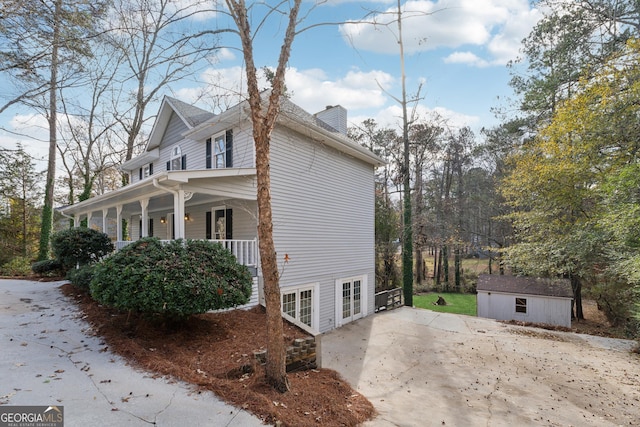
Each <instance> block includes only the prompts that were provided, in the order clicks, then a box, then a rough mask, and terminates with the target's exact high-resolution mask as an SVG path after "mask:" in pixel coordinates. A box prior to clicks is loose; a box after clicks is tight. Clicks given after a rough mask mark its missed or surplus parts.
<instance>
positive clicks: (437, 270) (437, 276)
mask: <svg viewBox="0 0 640 427" xmlns="http://www.w3.org/2000/svg"><path fill="white" fill-rule="evenodd" d="M433 262H434V269H433V279H434V283H435V285H436V289H440V283H441V279H442V248H440V250H438V249H436V254H435V255H434V257H433Z"/></svg>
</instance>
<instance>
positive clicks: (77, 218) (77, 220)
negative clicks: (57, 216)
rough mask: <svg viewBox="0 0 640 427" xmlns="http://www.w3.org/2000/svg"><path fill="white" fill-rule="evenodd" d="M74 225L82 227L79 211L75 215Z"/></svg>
mask: <svg viewBox="0 0 640 427" xmlns="http://www.w3.org/2000/svg"><path fill="white" fill-rule="evenodd" d="M73 226H74V227H75V228H78V227H80V213H77V214H76V215H74V216H73Z"/></svg>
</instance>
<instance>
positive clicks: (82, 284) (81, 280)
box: [67, 264, 96, 291]
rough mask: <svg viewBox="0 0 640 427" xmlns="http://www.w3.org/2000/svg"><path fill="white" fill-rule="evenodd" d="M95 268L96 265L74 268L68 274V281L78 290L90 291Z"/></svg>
mask: <svg viewBox="0 0 640 427" xmlns="http://www.w3.org/2000/svg"><path fill="white" fill-rule="evenodd" d="M95 266H96V264H86V265H83V266H82V267H80V268H72V269H71V270H69V272H68V273H67V280H69V281H70V282H71V284H72V285H73V286H75V287H76V288H79V289H83V290H85V291H88V290H89V284H90V283H91V279H93V270H94V269H95Z"/></svg>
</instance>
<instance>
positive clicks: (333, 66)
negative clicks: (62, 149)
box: [0, 0, 541, 155]
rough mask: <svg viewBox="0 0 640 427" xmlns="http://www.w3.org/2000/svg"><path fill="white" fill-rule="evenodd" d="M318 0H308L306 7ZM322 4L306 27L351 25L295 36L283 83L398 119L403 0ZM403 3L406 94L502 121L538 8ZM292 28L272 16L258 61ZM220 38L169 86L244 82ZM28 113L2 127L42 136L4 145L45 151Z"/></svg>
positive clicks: (231, 42) (3, 140)
mask: <svg viewBox="0 0 640 427" xmlns="http://www.w3.org/2000/svg"><path fill="white" fill-rule="evenodd" d="M181 1H182V2H188V1H189V0H181ZM313 3H314V2H312V1H310V0H309V1H305V3H304V4H305V9H304V11H305V13H306V12H308V11H309V10H310V7H311V5H312V4H313ZM318 3H321V4H320V5H316V6H315V7H313V8H312V9H311V10H310V13H309V14H308V16H307V18H306V19H305V20H304V22H302V24H301V26H302V27H305V26H309V25H312V24H318V23H327V22H351V24H348V25H324V26H318V27H314V28H312V29H309V30H307V31H304V32H302V33H301V34H299V35H298V36H297V38H296V39H295V41H294V44H293V50H292V54H291V58H290V61H289V69H288V72H287V82H286V84H287V88H288V90H289V91H290V92H291V93H292V94H293V96H292V100H293V101H294V102H295V103H297V104H298V105H300V106H301V107H303V108H305V109H306V110H307V111H309V112H311V113H314V112H317V111H320V110H322V109H324V108H325V106H327V105H335V104H340V105H342V106H343V107H345V108H346V109H347V110H348V112H349V121H350V123H351V124H354V123H360V122H361V121H362V120H364V119H367V118H374V119H375V120H376V121H377V122H378V123H380V124H381V125H384V126H390V127H394V126H397V125H398V123H400V114H401V108H400V105H399V104H398V103H397V102H396V101H394V100H393V99H392V97H397V98H400V97H401V84H400V59H399V50H398V44H397V42H396V36H395V34H396V30H397V24H395V22H392V23H389V20H390V19H395V10H396V5H397V0H378V1H377V0H369V1H351V0H327V1H324V2H318ZM402 4H403V9H404V20H403V33H404V34H403V35H404V37H403V38H404V44H405V61H406V64H405V67H406V74H407V91H408V93H409V94H410V95H411V94H415V93H416V91H417V89H418V87H420V85H422V88H421V93H420V95H421V100H420V101H419V103H418V105H417V107H416V112H417V114H418V115H419V117H420V118H423V119H426V118H427V117H428V116H429V114H432V113H433V112H437V113H438V114H440V115H442V116H444V117H446V118H448V119H449V122H450V124H451V125H453V126H465V125H468V126H471V128H472V129H474V130H475V131H478V130H479V129H480V128H481V127H491V126H494V125H495V124H497V123H498V120H497V119H496V118H495V117H494V115H493V113H492V112H491V108H492V107H501V106H505V102H504V99H506V98H508V97H510V96H511V94H512V91H511V89H510V87H509V86H508V82H509V80H510V75H509V70H508V69H507V68H506V64H507V62H508V61H509V60H514V59H516V57H517V56H518V49H519V48H520V41H521V40H522V39H523V38H524V37H525V36H526V35H528V33H529V32H530V31H531V29H532V28H533V26H534V25H535V23H536V21H537V20H538V19H540V17H541V14H540V12H539V11H538V10H537V9H536V8H535V7H533V6H531V5H530V2H529V1H527V0H436V1H426V0H413V1H403V2H402ZM390 12H392V13H390ZM367 15H368V16H367ZM365 16H367V18H366V20H364V21H363V17H365ZM372 22H376V23H378V24H377V25H372ZM385 24H386V25H385ZM198 25H203V26H207V25H211V26H217V27H223V26H225V25H227V21H226V20H225V17H224V16H223V15H218V16H212V15H210V16H208V20H206V21H200V22H198ZM285 26H286V18H282V19H281V20H280V21H270V23H269V25H268V26H265V27H264V28H263V29H262V31H261V32H260V33H259V34H258V37H257V38H256V48H255V52H256V53H255V62H256V65H257V66H258V67H262V66H275V65H276V61H277V57H278V53H279V49H280V45H281V41H282V31H283V30H284V28H285ZM222 44H223V45H224V46H225V47H223V48H222V49H221V50H220V52H219V54H218V55H217V57H216V58H215V61H213V62H212V63H211V64H207V65H206V66H203V67H202V68H201V69H200V70H199V71H198V73H197V76H194V77H195V78H194V79H189V81H184V82H182V83H181V84H177V85H173V86H172V87H170V88H167V90H166V92H165V93H166V94H169V95H172V96H175V97H177V98H179V99H182V100H183V101H186V102H192V101H194V100H196V99H197V96H198V95H199V94H201V93H202V92H207V93H211V94H215V93H218V92H220V91H226V90H237V88H239V87H240V88H241V87H242V86H241V83H240V82H241V81H242V76H243V74H244V69H243V68H242V67H243V63H242V54H241V52H240V51H238V50H237V49H235V48H234V46H236V47H237V46H238V41H237V39H236V38H233V37H231V36H227V37H226V38H225V39H223V40H222ZM196 81H197V82H196ZM265 86H266V85H265ZM498 98H500V99H498ZM197 105H199V106H200V107H203V108H207V105H205V104H202V103H198V104H197ZM156 112H157V105H152V106H151V107H150V108H149V110H148V111H147V114H148V115H153V114H155V113H156ZM28 115H29V113H28V112H26V111H24V110H17V109H16V110H13V111H11V112H9V113H5V114H4V115H3V116H0V124H1V125H3V126H5V127H7V128H9V129H12V128H13V129H16V130H21V131H23V132H25V133H28V134H32V135H33V136H35V137H40V138H43V139H44V141H37V140H29V139H27V138H16V137H15V136H11V135H9V134H7V133H5V132H4V131H0V145H1V146H3V147H8V148H15V145H16V143H17V141H18V140H19V139H21V140H22V141H23V143H24V145H25V146H26V147H27V148H28V150H29V151H30V152H32V153H34V154H40V155H43V154H46V150H47V148H46V147H47V143H46V132H45V131H43V129H42V128H41V127H40V128H38V127H37V126H32V127H31V128H29V127H25V126H24V125H20V124H19V123H20V122H21V121H24V119H25V117H28ZM34 122H39V123H43V122H44V119H43V118H39V119H38V118H31V119H30V123H34Z"/></svg>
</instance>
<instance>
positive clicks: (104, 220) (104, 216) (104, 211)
mask: <svg viewBox="0 0 640 427" xmlns="http://www.w3.org/2000/svg"><path fill="white" fill-rule="evenodd" d="M108 213H109V209H102V232H103V233H105V234H106V233H107V214H108Z"/></svg>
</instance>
